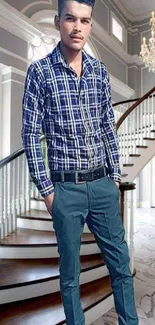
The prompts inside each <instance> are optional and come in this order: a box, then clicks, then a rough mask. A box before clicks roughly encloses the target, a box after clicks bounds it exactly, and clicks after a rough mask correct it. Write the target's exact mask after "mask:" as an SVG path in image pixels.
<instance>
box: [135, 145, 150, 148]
mask: <svg viewBox="0 0 155 325" xmlns="http://www.w3.org/2000/svg"><path fill="white" fill-rule="evenodd" d="M136 148H139V149H147V148H148V146H144V145H137V146H136Z"/></svg>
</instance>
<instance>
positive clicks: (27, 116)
mask: <svg viewBox="0 0 155 325" xmlns="http://www.w3.org/2000/svg"><path fill="white" fill-rule="evenodd" d="M44 89H45V87H43V78H42V76H41V74H39V72H38V71H37V69H36V67H35V64H32V65H30V67H29V68H28V71H27V76H26V81H25V89H24V96H23V119H22V120H23V121H22V131H21V136H22V140H23V146H24V149H25V153H26V156H27V162H28V167H29V172H30V175H31V177H32V180H33V182H34V183H35V185H36V187H37V188H38V190H39V192H40V193H41V195H42V196H43V197H46V196H48V195H49V194H51V193H52V192H53V191H54V187H53V184H52V182H51V180H50V179H49V178H48V177H47V173H46V170H45V165H44V162H43V157H42V152H41V145H40V140H39V138H40V134H41V127H42V120H43V118H44V111H45V107H44V99H45V90H44Z"/></svg>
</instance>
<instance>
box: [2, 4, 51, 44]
mask: <svg viewBox="0 0 155 325" xmlns="http://www.w3.org/2000/svg"><path fill="white" fill-rule="evenodd" d="M0 27H2V28H5V29H6V30H7V31H9V32H11V33H13V34H15V35H16V36H18V37H20V38H22V39H23V38H24V40H26V41H32V40H33V39H34V37H35V36H38V37H41V36H42V35H44V34H45V33H44V32H43V30H42V29H41V28H40V26H39V25H37V24H36V23H35V22H33V21H32V20H31V19H29V18H28V17H26V16H25V15H24V14H22V13H21V12H19V11H18V10H16V9H15V8H14V7H12V6H10V5H9V4H8V3H7V2H5V1H3V0H0Z"/></svg>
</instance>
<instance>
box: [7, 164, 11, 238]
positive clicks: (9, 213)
mask: <svg viewBox="0 0 155 325" xmlns="http://www.w3.org/2000/svg"><path fill="white" fill-rule="evenodd" d="M6 169H7V179H6V182H7V183H6V188H7V219H8V227H9V229H8V233H11V232H12V218H11V217H12V215H11V163H9V164H7V165H6Z"/></svg>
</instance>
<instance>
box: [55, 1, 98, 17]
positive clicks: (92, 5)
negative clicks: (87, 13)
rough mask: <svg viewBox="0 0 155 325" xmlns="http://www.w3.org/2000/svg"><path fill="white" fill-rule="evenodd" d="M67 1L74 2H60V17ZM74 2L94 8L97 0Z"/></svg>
mask: <svg viewBox="0 0 155 325" xmlns="http://www.w3.org/2000/svg"><path fill="white" fill-rule="evenodd" d="M66 1H72V0H58V14H59V16H61V13H62V10H63V7H64V4H65V2H66ZM74 1H76V2H79V3H85V4H86V5H88V6H90V7H92V8H93V7H94V5H95V0H74Z"/></svg>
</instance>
